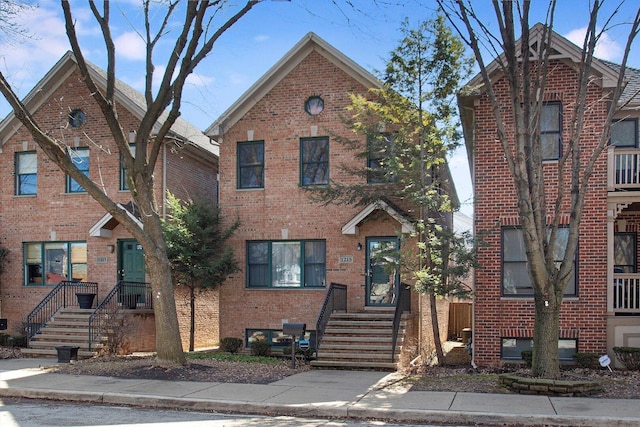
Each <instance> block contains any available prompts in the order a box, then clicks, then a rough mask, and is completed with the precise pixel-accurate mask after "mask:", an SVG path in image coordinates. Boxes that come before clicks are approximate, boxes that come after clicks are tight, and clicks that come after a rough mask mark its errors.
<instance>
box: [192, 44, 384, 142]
mask: <svg viewBox="0 0 640 427" xmlns="http://www.w3.org/2000/svg"><path fill="white" fill-rule="evenodd" d="M314 51H315V52H318V53H319V54H321V55H322V56H324V57H325V58H326V59H327V60H329V61H331V62H332V63H333V64H334V65H335V66H336V67H338V68H340V69H341V70H342V71H344V72H345V73H346V74H348V75H349V76H350V77H352V78H353V79H355V80H356V81H358V82H359V83H361V84H362V85H363V86H364V87H367V88H373V87H375V88H380V87H382V83H381V82H380V80H378V79H377V78H376V77H375V76H374V75H373V74H371V73H369V72H368V71H367V70H365V69H364V68H362V67H361V66H360V65H358V64H357V63H355V62H354V61H353V60H351V59H350V58H348V57H347V56H346V55H344V54H343V53H341V52H340V51H338V50H337V49H336V48H334V47H333V46H331V45H330V44H329V43H327V42H326V41H324V40H323V39H322V38H320V37H319V36H318V35H316V34H315V33H312V32H310V33H307V35H305V36H304V37H303V38H302V39H301V40H300V41H299V42H298V43H297V44H296V45H295V46H294V47H293V48H292V49H291V50H290V51H289V52H287V53H286V54H285V55H284V56H283V57H282V58H281V59H280V60H279V61H278V62H276V64H275V65H274V66H272V67H271V68H270V69H269V70H268V71H267V72H266V73H265V74H264V75H263V76H262V77H260V79H258V81H256V82H255V83H254V84H253V85H252V86H251V87H250V88H249V89H248V90H247V91H246V92H245V93H244V94H243V95H242V96H241V97H240V98H238V100H237V101H236V102H234V103H233V104H232V105H231V106H230V107H229V108H228V109H227V110H226V111H225V112H224V113H222V114H221V115H220V117H219V118H218V119H217V120H216V121H214V122H213V123H212V124H211V125H210V126H209V127H208V128H207V129H206V130H205V131H204V133H205V134H206V135H208V136H210V137H211V138H214V139H215V138H218V137H220V136H222V135H224V133H225V132H226V130H227V129H229V128H230V127H232V126H233V125H234V124H235V123H237V122H238V121H239V120H240V119H241V118H242V117H243V116H244V115H245V114H246V113H247V112H248V111H249V110H250V109H251V107H253V106H254V105H255V104H256V103H257V102H258V101H260V99H262V98H263V97H264V96H265V95H266V94H267V93H268V92H269V91H270V90H271V89H273V87H274V86H275V85H277V84H278V83H279V82H280V81H281V80H282V79H283V78H284V77H286V75H287V74H288V73H289V72H290V71H291V70H293V69H294V68H295V67H296V66H297V65H298V64H300V63H301V62H302V61H303V60H304V59H305V58H306V57H307V56H309V54H311V52H314Z"/></svg>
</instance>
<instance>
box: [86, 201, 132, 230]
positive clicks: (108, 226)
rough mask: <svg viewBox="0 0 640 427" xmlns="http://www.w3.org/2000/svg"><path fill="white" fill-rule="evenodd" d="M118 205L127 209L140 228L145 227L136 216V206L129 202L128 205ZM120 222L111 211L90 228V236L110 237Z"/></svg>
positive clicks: (126, 211)
mask: <svg viewBox="0 0 640 427" xmlns="http://www.w3.org/2000/svg"><path fill="white" fill-rule="evenodd" d="M118 207H119V208H120V209H122V210H123V211H125V213H126V214H127V215H128V216H129V218H131V219H132V220H133V221H134V222H135V223H136V224H138V226H140V228H143V224H142V221H140V219H139V218H138V217H136V216H135V214H134V212H135V210H134V208H133V204H132V203H127V204H126V205H122V204H120V203H118ZM118 224H120V222H119V221H118V220H117V219H115V218H114V217H113V215H111V214H110V213H108V212H107V213H106V214H105V215H104V216H103V217H102V218H100V219H99V220H98V222H96V223H95V224H94V225H93V227H91V228H90V229H89V236H91V237H102V238H109V237H111V236H112V234H113V233H112V231H113V229H114V228H116V227H117V226H118Z"/></svg>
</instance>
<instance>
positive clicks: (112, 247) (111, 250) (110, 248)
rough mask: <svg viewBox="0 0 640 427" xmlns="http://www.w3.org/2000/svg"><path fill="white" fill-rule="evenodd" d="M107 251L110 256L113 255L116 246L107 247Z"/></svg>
mask: <svg viewBox="0 0 640 427" xmlns="http://www.w3.org/2000/svg"><path fill="white" fill-rule="evenodd" d="M107 250H108V251H109V253H110V254H112V253H113V251H115V250H116V247H115V246H114V245H107Z"/></svg>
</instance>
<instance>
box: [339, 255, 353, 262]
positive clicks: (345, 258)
mask: <svg viewBox="0 0 640 427" xmlns="http://www.w3.org/2000/svg"><path fill="white" fill-rule="evenodd" d="M340 264H353V255H340Z"/></svg>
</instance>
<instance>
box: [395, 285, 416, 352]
mask: <svg viewBox="0 0 640 427" xmlns="http://www.w3.org/2000/svg"><path fill="white" fill-rule="evenodd" d="M405 311H411V287H410V286H409V285H407V284H405V283H400V292H399V293H398V301H397V303H396V310H395V312H394V314H393V336H392V338H391V363H393V362H395V361H396V344H397V342H398V331H399V330H400V320H401V319H402V313H404V312H405Z"/></svg>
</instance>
